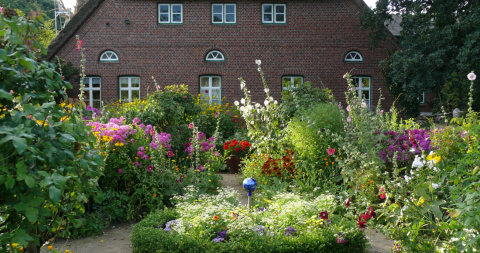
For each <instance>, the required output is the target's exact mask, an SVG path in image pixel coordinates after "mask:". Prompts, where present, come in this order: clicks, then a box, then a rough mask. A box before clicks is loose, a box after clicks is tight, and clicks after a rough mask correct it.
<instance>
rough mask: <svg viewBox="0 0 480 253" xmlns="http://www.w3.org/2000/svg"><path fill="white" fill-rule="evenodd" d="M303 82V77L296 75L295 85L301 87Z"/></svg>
mask: <svg viewBox="0 0 480 253" xmlns="http://www.w3.org/2000/svg"><path fill="white" fill-rule="evenodd" d="M301 84H302V78H301V77H295V78H294V86H295V87H299V86H300V85H301Z"/></svg>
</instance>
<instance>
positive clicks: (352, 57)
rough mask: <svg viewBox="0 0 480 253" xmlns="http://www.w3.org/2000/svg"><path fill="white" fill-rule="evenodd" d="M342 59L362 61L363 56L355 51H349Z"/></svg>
mask: <svg viewBox="0 0 480 253" xmlns="http://www.w3.org/2000/svg"><path fill="white" fill-rule="evenodd" d="M344 61H347V62H362V61H363V57H362V55H361V54H360V53H359V52H357V51H350V52H348V53H347V54H346V55H345V59H344Z"/></svg>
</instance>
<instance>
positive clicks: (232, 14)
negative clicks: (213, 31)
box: [212, 4, 237, 24]
mask: <svg viewBox="0 0 480 253" xmlns="http://www.w3.org/2000/svg"><path fill="white" fill-rule="evenodd" d="M236 22H237V5H236V4H212V24H235V23H236Z"/></svg>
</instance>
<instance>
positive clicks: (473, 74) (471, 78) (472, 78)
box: [467, 71, 477, 81]
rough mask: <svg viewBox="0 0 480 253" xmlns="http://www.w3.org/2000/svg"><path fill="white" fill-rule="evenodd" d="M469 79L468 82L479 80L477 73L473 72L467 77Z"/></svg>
mask: <svg viewBox="0 0 480 253" xmlns="http://www.w3.org/2000/svg"><path fill="white" fill-rule="evenodd" d="M467 78H468V80H470V81H474V80H475V79H477V76H476V75H475V73H473V71H472V72H471V73H470V74H468V75H467Z"/></svg>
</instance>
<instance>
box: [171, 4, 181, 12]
mask: <svg viewBox="0 0 480 253" xmlns="http://www.w3.org/2000/svg"><path fill="white" fill-rule="evenodd" d="M172 13H182V6H181V5H172Z"/></svg>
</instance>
